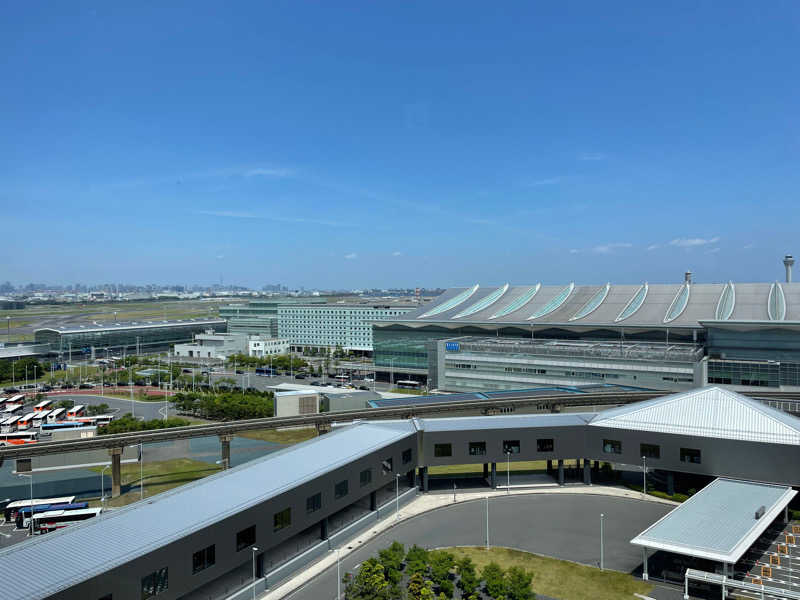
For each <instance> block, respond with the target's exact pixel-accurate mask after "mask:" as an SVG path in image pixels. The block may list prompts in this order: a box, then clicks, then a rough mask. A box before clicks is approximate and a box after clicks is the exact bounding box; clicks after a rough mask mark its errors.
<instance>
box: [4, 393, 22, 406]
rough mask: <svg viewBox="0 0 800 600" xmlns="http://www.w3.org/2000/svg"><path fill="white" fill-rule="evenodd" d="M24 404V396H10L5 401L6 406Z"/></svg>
mask: <svg viewBox="0 0 800 600" xmlns="http://www.w3.org/2000/svg"><path fill="white" fill-rule="evenodd" d="M24 402H25V394H17V395H16V396H11V398H8V399H7V400H6V403H8V404H23V403H24Z"/></svg>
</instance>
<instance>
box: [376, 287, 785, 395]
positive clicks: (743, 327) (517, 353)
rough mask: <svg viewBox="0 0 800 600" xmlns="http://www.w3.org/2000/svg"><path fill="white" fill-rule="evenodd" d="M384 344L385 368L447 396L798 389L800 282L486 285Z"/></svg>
mask: <svg viewBox="0 0 800 600" xmlns="http://www.w3.org/2000/svg"><path fill="white" fill-rule="evenodd" d="M373 344H374V356H375V364H376V367H377V368H378V369H379V370H385V371H388V370H389V368H390V367H393V369H394V371H395V372H399V373H401V374H405V375H407V376H409V377H412V378H418V379H422V380H426V379H427V382H428V387H429V388H431V389H433V388H438V389H440V390H443V391H468V390H485V389H512V388H520V387H525V386H536V385H551V384H559V385H562V384H563V385H580V384H582V383H587V382H590V381H591V382H604V381H606V380H610V381H608V382H609V383H625V384H628V385H637V386H639V387H653V388H654V389H663V390H678V389H689V388H691V387H696V386H698V385H705V384H707V383H708V384H719V385H725V386H731V387H733V388H735V389H741V390H750V389H757V388H772V389H795V388H800V284H798V283H791V282H788V283H780V282H773V283H734V282H728V283H693V282H692V278H691V273H686V276H685V279H684V281H683V282H682V283H680V284H648V283H642V284H641V285H612V284H610V283H607V284H604V285H594V286H592V285H576V284H574V283H570V284H568V285H560V286H549V285H542V284H536V285H529V286H511V285H509V284H505V285H503V286H500V287H496V286H493V287H484V286H480V285H477V284H476V285H473V286H471V287H467V288H452V289H449V290H447V291H446V292H445V293H444V294H442V295H441V296H440V297H439V298H437V299H436V300H434V301H432V302H431V303H429V304H428V305H425V306H423V307H420V308H418V309H417V310H415V311H413V312H410V313H407V314H405V315H403V316H402V317H401V318H396V319H392V320H391V321H386V322H375V323H373ZM659 373H661V374H659ZM634 377H635V379H634ZM645 381H646V382H647V383H646V384H645V383H643V382H645Z"/></svg>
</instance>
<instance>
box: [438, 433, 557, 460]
mask: <svg viewBox="0 0 800 600" xmlns="http://www.w3.org/2000/svg"><path fill="white" fill-rule="evenodd" d="M467 449H468V452H469V455H470V456H484V455H485V454H486V442H469V444H468V448H467ZM554 450H555V441H554V440H553V438H539V439H537V440H536V451H537V452H553V451H554ZM520 451H521V446H520V441H519V440H503V454H519V453H520ZM433 455H434V456H435V457H437V458H446V457H448V456H453V444H434V445H433Z"/></svg>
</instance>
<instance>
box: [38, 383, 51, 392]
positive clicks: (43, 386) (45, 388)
mask: <svg viewBox="0 0 800 600" xmlns="http://www.w3.org/2000/svg"><path fill="white" fill-rule="evenodd" d="M39 391H41V392H52V391H53V388H51V387H50V386H49V385H42V386H40V387H39Z"/></svg>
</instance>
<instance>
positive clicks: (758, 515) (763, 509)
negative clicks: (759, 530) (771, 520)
mask: <svg viewBox="0 0 800 600" xmlns="http://www.w3.org/2000/svg"><path fill="white" fill-rule="evenodd" d="M765 512H767V508H766V507H765V506H759V507H758V510H757V511H756V521H758V520H759V519H760V518H761V517H763V516H764V513H765Z"/></svg>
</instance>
